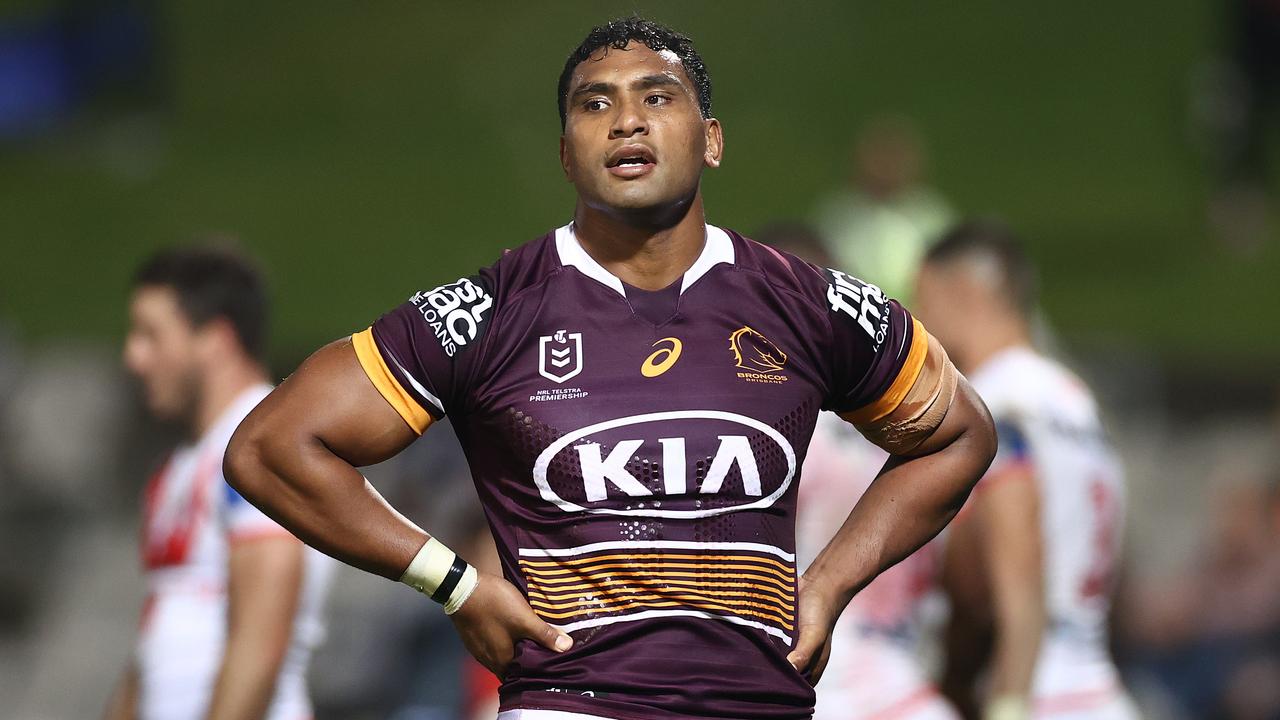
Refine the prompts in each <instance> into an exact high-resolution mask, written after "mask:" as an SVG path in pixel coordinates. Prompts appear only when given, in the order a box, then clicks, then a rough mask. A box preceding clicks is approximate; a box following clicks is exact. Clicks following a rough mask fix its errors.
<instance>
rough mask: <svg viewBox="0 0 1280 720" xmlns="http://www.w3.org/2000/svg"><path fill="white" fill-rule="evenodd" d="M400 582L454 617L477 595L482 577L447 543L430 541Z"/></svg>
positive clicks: (423, 547)
mask: <svg viewBox="0 0 1280 720" xmlns="http://www.w3.org/2000/svg"><path fill="white" fill-rule="evenodd" d="M400 582H402V583H404V584H405V585H408V586H409V587H411V588H413V589H414V590H417V591H418V592H420V593H422V594H423V595H427V596H428V597H430V598H431V599H432V600H435V601H436V602H438V603H440V604H441V605H444V611H445V613H447V614H449V615H452V614H453V613H455V612H457V611H458V608H460V607H462V603H464V602H466V601H467V598H469V597H471V593H473V592H475V589H476V585H478V584H479V582H480V575H479V573H477V572H476V569H475V568H473V567H471V566H470V565H468V564H467V562H466V561H465V560H463V559H462V558H460V557H458V555H457V554H456V553H454V552H453V551H452V550H450V549H449V548H448V547H446V546H445V544H444V543H442V542H440V541H439V540H436V539H435V538H431V539H429V540H427V542H426V543H425V544H423V546H422V549H420V550H418V554H417V555H415V556H414V557H413V560H412V561H410V563H409V567H408V568H406V569H405V571H404V574H403V575H401V576H400Z"/></svg>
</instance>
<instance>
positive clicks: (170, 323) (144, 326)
mask: <svg viewBox="0 0 1280 720" xmlns="http://www.w3.org/2000/svg"><path fill="white" fill-rule="evenodd" d="M199 346H200V333H199V331H198V330H196V329H195V328H194V327H192V324H191V321H190V320H189V319H188V318H187V316H186V315H185V314H183V312H182V309H181V308H180V307H179V305H178V296H177V294H176V293H174V291H173V290H172V289H170V288H167V287H159V286H143V287H140V288H138V289H137V290H136V291H134V293H133V298H132V300H131V301H130V303H129V333H128V335H126V336H125V341H124V362H125V366H126V367H127V368H128V369H129V372H131V373H132V374H133V375H134V376H136V377H137V378H138V380H139V381H141V383H142V388H143V394H144V397H145V399H146V403H147V409H148V410H150V411H151V412H152V414H154V415H155V416H156V417H158V418H160V419H162V420H176V421H183V420H186V419H188V418H190V417H191V415H192V412H193V411H194V408H195V405H196V400H197V393H198V392H199V377H200V372H199V368H200V362H199V358H200V347H199Z"/></svg>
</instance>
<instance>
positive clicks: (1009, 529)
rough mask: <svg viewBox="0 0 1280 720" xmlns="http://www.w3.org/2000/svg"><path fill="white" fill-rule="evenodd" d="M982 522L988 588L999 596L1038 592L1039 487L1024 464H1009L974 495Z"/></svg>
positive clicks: (1039, 579) (1039, 548) (977, 517)
mask: <svg viewBox="0 0 1280 720" xmlns="http://www.w3.org/2000/svg"><path fill="white" fill-rule="evenodd" d="M974 504H975V506H974V515H975V516H976V517H975V519H976V520H978V522H979V523H980V524H981V526H982V550H983V554H984V555H985V556H986V558H987V560H986V564H987V566H988V567H989V568H990V570H989V572H990V577H991V585H992V592H993V594H994V596H995V600H996V601H997V605H998V604H999V603H1000V600H1001V598H1002V597H1005V598H1009V597H1011V596H1018V595H1035V596H1038V594H1039V588H1040V587H1041V582H1042V581H1041V534H1040V493H1039V488H1038V486H1037V485H1036V481H1035V478H1034V477H1033V476H1032V475H1031V472H1030V470H1029V468H1027V467H1025V466H1019V467H1011V468H1009V469H1007V470H1005V471H1004V473H1003V475H1002V476H1001V477H1000V478H999V481H998V482H995V483H989V484H986V483H984V486H983V487H982V488H981V490H980V491H979V492H978V493H977V495H976V496H975V497H974Z"/></svg>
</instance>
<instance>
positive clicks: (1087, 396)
mask: <svg viewBox="0 0 1280 720" xmlns="http://www.w3.org/2000/svg"><path fill="white" fill-rule="evenodd" d="M969 380H970V382H971V383H972V384H973V387H974V389H975V390H977V392H978V394H979V395H981V396H982V398H983V400H984V401H986V403H987V405H988V406H989V407H990V408H991V410H992V412H996V413H998V412H1001V411H1017V412H1019V413H1021V414H1026V415H1034V414H1036V413H1041V412H1054V413H1055V414H1060V413H1063V412H1064V411H1065V412H1067V413H1068V414H1071V415H1076V414H1081V415H1091V414H1092V413H1093V412H1094V411H1095V409H1096V404H1095V401H1094V398H1093V393H1092V392H1091V391H1090V390H1089V387H1088V386H1087V385H1085V383H1084V382H1083V381H1082V380H1080V378H1079V377H1078V376H1077V375H1076V374H1075V373H1074V372H1073V371H1072V370H1071V369H1070V368H1068V367H1067V366H1066V365H1064V364H1063V363H1061V362H1060V361H1058V360H1056V359H1054V358H1052V357H1049V356H1047V355H1044V354H1043V353H1040V352H1037V351H1036V350H1033V349H1032V348H1029V347H1016V348H1010V349H1007V350H1004V351H1002V352H1001V353H999V354H997V355H996V356H995V357H993V358H991V359H990V360H988V361H987V362H986V363H984V364H983V366H982V367H981V368H979V369H978V370H977V371H976V372H974V373H973V375H972V376H971V377H970V378H969Z"/></svg>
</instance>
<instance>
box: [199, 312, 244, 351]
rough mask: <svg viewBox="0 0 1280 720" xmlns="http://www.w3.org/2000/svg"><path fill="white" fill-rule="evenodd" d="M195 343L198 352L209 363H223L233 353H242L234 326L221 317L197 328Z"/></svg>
mask: <svg viewBox="0 0 1280 720" xmlns="http://www.w3.org/2000/svg"><path fill="white" fill-rule="evenodd" d="M196 341H197V342H198V343H199V346H198V347H199V352H201V353H202V354H203V355H205V356H206V357H207V358H208V359H209V361H210V362H225V360H226V358H228V357H231V356H232V354H233V353H236V352H241V351H242V350H241V348H240V336H239V335H238V334H236V329H235V326H234V325H232V324H231V321H230V320H228V319H227V318H225V317H221V316H219V317H214V318H211V319H209V320H208V321H206V322H205V323H204V324H203V325H201V326H199V328H198V330H197V331H196Z"/></svg>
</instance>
